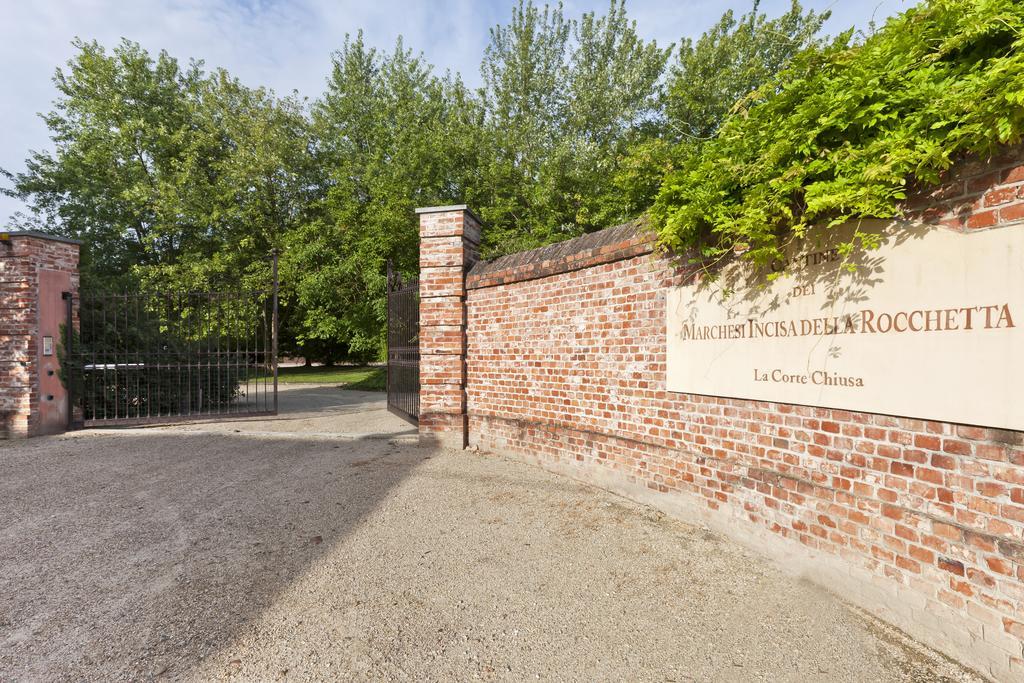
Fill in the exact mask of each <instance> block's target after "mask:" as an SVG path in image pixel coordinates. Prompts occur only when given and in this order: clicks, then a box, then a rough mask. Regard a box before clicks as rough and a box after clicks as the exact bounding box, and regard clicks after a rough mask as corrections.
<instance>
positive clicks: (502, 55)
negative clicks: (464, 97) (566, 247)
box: [477, 0, 669, 253]
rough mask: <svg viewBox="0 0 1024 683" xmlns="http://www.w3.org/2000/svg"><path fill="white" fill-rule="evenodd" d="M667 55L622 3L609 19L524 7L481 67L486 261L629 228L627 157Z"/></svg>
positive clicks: (499, 32)
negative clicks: (624, 179) (623, 179)
mask: <svg viewBox="0 0 1024 683" xmlns="http://www.w3.org/2000/svg"><path fill="white" fill-rule="evenodd" d="M668 54H669V49H660V48H658V46H657V45H656V44H655V43H654V42H653V41H652V42H646V41H643V40H641V39H640V38H639V36H638V35H637V32H636V25H635V22H631V21H629V20H628V18H627V16H626V12H625V7H624V4H623V2H621V0H620V1H619V2H612V3H611V5H610V8H609V11H608V13H607V14H606V15H604V16H600V17H599V16H597V15H595V14H594V13H588V14H584V15H583V17H582V18H581V19H580V20H579V21H574V20H568V19H566V18H565V16H564V13H563V10H562V6H561V5H558V6H557V7H555V8H552V7H550V6H545V7H544V8H543V9H540V8H538V7H537V6H535V5H534V4H533V3H532V2H530V1H526V2H524V1H523V0H520V2H519V4H518V5H517V6H516V7H515V8H513V11H512V20H511V22H510V23H509V24H508V25H504V26H498V27H495V28H494V29H492V30H491V42H490V44H489V45H488V47H487V50H486V52H485V56H484V62H483V64H482V67H481V71H482V75H483V80H484V87H483V88H482V90H481V93H480V97H481V100H482V102H483V105H484V110H485V119H484V144H485V158H484V161H483V165H482V167H481V170H480V175H479V179H480V181H481V185H482V187H483V188H485V189H483V190H481V191H480V192H479V193H478V194H477V196H479V197H480V201H479V202H478V204H477V205H478V206H480V207H481V213H482V214H483V219H484V222H485V223H486V225H487V231H486V234H485V251H487V252H489V253H498V252H507V251H514V250H516V249H524V248H529V247H533V246H537V245H541V244H547V243H549V242H553V241H557V240H559V239H564V238H566V237H572V236H575V235H578V234H580V233H581V232H584V231H586V230H593V229H597V228H600V227H605V226H606V225H608V224H609V223H610V222H612V221H615V220H619V219H621V218H624V217H625V216H624V215H623V213H622V210H621V206H620V202H618V196H617V195H618V190H617V188H616V187H615V186H614V185H613V184H612V182H611V181H612V179H613V177H614V172H615V169H616V167H617V164H618V162H619V158H620V157H621V155H623V154H624V152H625V149H626V147H627V146H628V145H629V144H630V143H631V142H632V141H633V140H634V139H635V138H636V137H637V136H638V134H639V131H640V129H641V128H642V127H643V124H644V122H645V121H646V120H647V119H648V118H649V117H650V116H651V115H652V111H653V109H654V107H655V105H656V97H657V94H658V83H659V79H660V77H661V74H662V72H663V69H664V65H665V62H666V61H667V59H668Z"/></svg>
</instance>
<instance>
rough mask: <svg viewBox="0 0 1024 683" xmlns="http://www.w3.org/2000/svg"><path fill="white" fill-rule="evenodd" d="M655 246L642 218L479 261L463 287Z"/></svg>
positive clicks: (612, 258)
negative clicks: (546, 244)
mask: <svg viewBox="0 0 1024 683" xmlns="http://www.w3.org/2000/svg"><path fill="white" fill-rule="evenodd" d="M654 246H655V235H654V233H653V232H651V231H650V229H649V227H648V226H647V223H646V221H645V220H644V219H642V218H641V219H637V220H634V221H630V222H628V223H623V224H622V225H616V226H614V227H611V228H605V229H604V230H599V231H597V232H592V233H590V234H587V235H582V236H580V237H576V238H574V239H571V240H566V241H564V242H559V243H557V244H551V245H549V246H546V247H540V248H538V249H531V250H530V251H521V252H518V253H516V254H509V255H508V256H500V257H498V258H496V259H493V260H491V261H481V262H479V263H477V264H476V265H475V266H473V268H472V270H470V271H469V274H468V275H467V276H466V288H467V289H480V288H482V287H494V286H497V285H506V284H510V283H513V282H522V281H524V280H534V279H537V278H542V277H548V276H551V275H557V274H559V273H568V272H570V271H573V270H579V269H581V268H590V267H592V266H597V265H601V264H603V263H611V262H613V261H620V260H622V259H628V258H634V257H636V256H642V255H644V254H649V253H651V252H652V251H654Z"/></svg>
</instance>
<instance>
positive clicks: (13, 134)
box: [0, 0, 913, 226]
mask: <svg viewBox="0 0 1024 683" xmlns="http://www.w3.org/2000/svg"><path fill="white" fill-rule="evenodd" d="M512 4H513V0H487V1H486V2H474V1H473V0H430V1H426V0H424V1H421V2H401V1H399V0H0V10H2V16H3V17H4V21H3V22H2V23H0V83H2V84H3V96H2V99H0V121H2V122H3V126H2V127H0V167H3V168H5V169H8V170H12V171H20V170H23V167H24V164H23V160H24V159H25V157H26V155H27V152H28V150H30V149H43V148H47V147H48V145H49V139H48V136H47V131H46V128H45V126H44V125H43V123H42V121H40V119H39V117H38V116H37V113H38V112H41V111H46V110H48V109H49V108H50V103H51V102H52V100H53V98H54V94H55V93H54V89H53V84H52V82H51V79H52V76H53V73H54V70H55V69H56V68H57V67H58V66H61V65H63V64H64V62H66V61H67V60H68V59H69V58H70V57H71V54H72V49H71V46H70V43H71V40H72V39H73V38H74V37H76V36H79V37H81V38H84V39H87V40H91V39H96V40H98V41H100V42H101V43H102V44H104V45H108V46H112V45H114V44H116V43H117V42H118V41H119V40H120V39H121V37H122V36H123V37H126V38H129V39H131V40H134V41H137V42H139V43H141V44H142V45H143V47H145V48H146V49H148V50H150V52H154V53H155V52H157V51H159V50H160V49H166V50H167V51H168V52H170V53H171V54H172V55H173V56H175V57H177V58H178V59H179V60H180V61H182V62H187V61H188V59H189V58H192V57H195V58H199V59H203V60H205V61H206V63H207V65H209V66H222V67H225V68H226V69H228V70H229V71H230V72H232V73H233V74H235V75H236V76H238V77H239V78H241V79H242V80H243V81H244V82H246V83H248V84H250V85H266V86H269V87H271V88H273V89H274V90H276V91H278V92H279V93H289V92H291V91H293V90H296V91H298V92H299V93H300V94H301V95H304V96H308V97H316V96H317V94H319V92H320V91H321V90H322V87H323V84H324V79H325V78H326V76H327V72H328V68H329V64H330V53H331V51H332V50H334V49H336V48H337V47H338V46H339V45H340V44H341V42H342V40H343V39H344V36H345V34H346V33H355V32H356V31H357V30H359V29H360V28H361V29H363V31H364V34H365V36H366V39H367V41H368V42H369V43H370V44H372V45H376V46H380V47H385V48H388V47H391V46H392V45H393V44H394V41H395V39H396V38H397V37H398V36H399V35H402V36H404V38H405V42H406V45H407V46H409V47H411V48H413V49H415V50H421V51H422V52H423V53H424V54H425V55H426V58H427V60H428V61H430V62H431V63H432V64H434V65H435V67H437V68H438V70H440V71H444V70H445V69H451V70H453V71H459V72H461V73H462V74H463V76H464V78H465V80H466V81H467V82H468V83H470V84H477V83H478V82H479V74H478V71H479V65H480V59H481V56H482V54H483V49H484V46H485V45H486V43H487V38H488V33H487V30H488V28H490V27H491V26H493V25H495V24H497V23H502V22H505V21H507V20H508V18H509V16H510V14H511V7H512ZM803 4H804V6H805V7H812V8H814V9H816V10H824V9H831V10H832V13H833V17H832V19H831V20H830V21H829V22H828V23H827V24H826V31H827V32H828V33H830V34H835V33H839V32H840V31H842V30H845V29H847V28H849V27H851V26H856V27H865V26H866V25H867V23H868V21H870V20H871V19H872V17H874V19H875V20H876V21H878V22H879V23H882V22H884V20H885V18H886V17H887V16H889V15H891V14H894V13H897V12H900V11H902V10H903V9H905V8H907V7H909V6H911V5H912V4H913V2H907V0H867V1H864V0H805V1H804V2H803ZM564 5H565V9H566V14H567V15H568V16H577V15H578V14H580V13H582V12H585V11H590V10H597V11H603V10H605V9H607V7H608V0H565V2H564ZM750 5H751V2H750V0H729V1H727V2H714V1H711V0H627V2H626V8H627V11H628V12H629V14H630V16H632V18H634V19H635V20H636V21H637V25H638V29H639V31H640V33H641V34H642V35H644V36H645V37H647V38H653V39H656V40H657V41H658V43H659V44H662V45H664V44H668V43H678V41H679V39H680V38H681V37H687V36H689V37H697V36H699V35H700V34H701V33H702V32H703V31H704V30H705V29H707V28H708V27H709V26H711V25H712V24H713V23H714V22H715V21H716V20H717V19H718V18H719V17H720V16H721V15H722V13H723V12H724V11H725V10H727V9H730V8H732V9H734V10H736V11H738V12H744V11H746V10H747V9H749V7H750ZM788 5H789V1H788V0H763V2H762V3H761V9H762V11H765V12H767V13H768V14H770V15H777V14H780V13H782V12H784V11H785V10H786V9H787V8H788ZM21 208H22V207H21V206H20V204H19V203H18V202H16V201H15V200H12V199H10V198H8V197H2V196H0V226H2V225H4V224H5V223H6V222H7V219H8V217H9V216H11V215H12V214H13V213H14V212H15V211H17V210H19V209H21Z"/></svg>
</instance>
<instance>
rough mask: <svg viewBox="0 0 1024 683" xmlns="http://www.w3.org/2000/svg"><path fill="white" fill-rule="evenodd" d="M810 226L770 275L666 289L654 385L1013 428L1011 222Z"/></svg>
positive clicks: (1017, 392)
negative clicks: (662, 369)
mask: <svg viewBox="0 0 1024 683" xmlns="http://www.w3.org/2000/svg"><path fill="white" fill-rule="evenodd" d="M860 229H861V231H870V232H872V233H873V234H876V235H879V236H880V238H881V246H880V247H879V248H877V249H873V250H858V251H857V252H855V253H854V255H853V256H851V258H850V263H851V264H852V265H853V266H855V269H854V271H853V272H850V270H849V269H848V268H847V267H846V266H847V265H848V264H846V263H844V262H843V259H842V257H841V256H840V254H839V252H838V250H837V249H836V248H835V245H836V244H838V243H840V242H842V241H844V240H845V239H848V238H849V237H850V235H852V234H853V230H854V228H853V226H843V227H841V228H838V229H835V230H832V231H822V236H821V237H820V238H816V239H814V240H811V239H808V240H804V241H803V243H802V244H800V245H797V246H794V248H793V249H791V250H790V251H789V252H788V253H787V258H788V259H789V264H788V268H787V269H786V272H787V275H785V276H783V277H780V278H778V279H776V280H774V281H771V282H769V281H768V278H766V277H765V272H764V271H763V270H762V271H757V270H755V268H754V267H753V266H752V265H751V264H749V263H746V262H742V261H737V262H734V263H731V264H729V265H727V266H726V267H725V268H723V269H722V271H721V272H720V273H719V275H718V276H717V277H716V278H714V279H713V280H711V279H708V280H706V281H705V282H703V283H701V284H697V285H691V286H685V287H678V288H674V289H672V290H670V291H669V293H668V296H667V308H668V311H667V323H668V349H667V351H668V358H667V363H668V367H667V388H668V390H669V391H678V392H685V393H693V394H706V395H713V396H727V397H735V398H746V399H757V400H765V401H777V402H783V403H796V404H803V405H812V406H822V407H829V408H844V409H849V410H857V411H865V412H871V413H881V414H887V415H900V416H906V417H917V418H925V419H932V420H941V421H947V422H957V423H966V424H975V425H983V426H990V427H1001V428H1006V429H1024V225H1018V226H1010V227H1005V228H998V229H993V230H986V231H981V232H975V233H958V232H954V231H951V230H947V229H944V228H936V227H928V226H920V225H906V224H899V225H897V224H885V223H882V222H873V223H870V224H866V225H865V224H862V225H861V226H860Z"/></svg>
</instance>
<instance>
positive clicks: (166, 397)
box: [63, 259, 278, 427]
mask: <svg viewBox="0 0 1024 683" xmlns="http://www.w3.org/2000/svg"><path fill="white" fill-rule="evenodd" d="M276 265H277V264H276V259H275V264H274V285H273V287H272V289H269V290H265V291H238V292H132V293H125V294H108V293H89V292H85V293H83V294H82V297H81V300H80V301H79V302H78V306H77V310H78V317H79V324H78V325H77V326H76V325H73V324H69V325H67V326H66V327H65V329H66V330H67V329H75V328H76V327H77V333H76V334H73V335H72V338H71V339H65V340H64V342H65V343H64V349H65V355H66V360H65V362H64V363H63V368H65V373H66V374H67V375H68V377H66V378H63V379H64V380H65V386H66V387H67V388H68V391H69V402H70V405H71V406H72V407H73V410H72V411H70V412H71V413H72V426H74V427H102V426H119V425H131V424H157V423H170V422H178V421H186V420H200V419H202V420H205V419H221V418H229V417H230V418H235V417H246V416H256V415H274V414H276V413H277V325H278V313H277V298H278V297H277V268H276ZM73 309H74V307H73V306H69V307H68V315H69V318H70V316H71V315H72V314H73ZM66 336H67V334H66V332H65V337H66Z"/></svg>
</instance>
